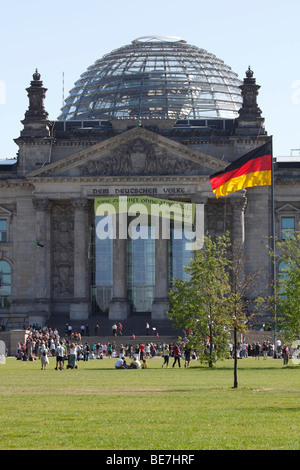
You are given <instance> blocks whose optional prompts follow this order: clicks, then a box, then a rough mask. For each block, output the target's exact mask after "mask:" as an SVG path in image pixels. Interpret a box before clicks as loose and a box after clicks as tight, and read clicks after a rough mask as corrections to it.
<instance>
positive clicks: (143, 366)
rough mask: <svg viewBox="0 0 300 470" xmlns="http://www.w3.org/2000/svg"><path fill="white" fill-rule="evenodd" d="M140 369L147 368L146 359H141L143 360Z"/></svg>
mask: <svg viewBox="0 0 300 470" xmlns="http://www.w3.org/2000/svg"><path fill="white" fill-rule="evenodd" d="M141 367H142V369H148V364H147V362H146V359H143V362H142V366H141Z"/></svg>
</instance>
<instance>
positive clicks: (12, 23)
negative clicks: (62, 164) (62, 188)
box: [0, 0, 300, 159]
mask: <svg viewBox="0 0 300 470" xmlns="http://www.w3.org/2000/svg"><path fill="white" fill-rule="evenodd" d="M0 11H1V20H2V21H1V28H0V39H1V48H0V51H1V52H0V54H1V60H0V159H3V158H12V157H14V156H15V155H16V152H17V150H18V148H17V146H16V144H15V143H14V141H13V139H14V138H16V137H18V136H19V134H20V131H21V129H22V124H21V122H20V121H21V120H22V119H23V118H24V114H25V111H26V109H27V107H28V98H27V93H26V91H25V88H26V87H28V86H29V84H30V81H31V79H32V74H33V72H34V70H35V68H38V70H39V72H40V73H41V75H42V80H43V82H44V86H45V87H47V88H48V92H47V96H46V100H45V107H46V110H47V111H48V113H49V118H50V119H56V118H57V117H58V115H59V114H60V108H61V105H62V73H63V72H64V77H65V83H64V88H65V97H66V96H67V95H68V92H69V90H70V89H71V88H72V87H73V84H74V82H75V81H76V80H77V79H78V78H79V76H80V75H81V74H82V73H83V72H85V70H86V69H87V67H88V66H89V65H91V64H92V63H94V62H95V60H97V59H99V58H101V57H102V56H103V55H104V54H106V53H109V52H110V51H112V50H113V49H116V48H118V47H121V46H123V45H125V44H129V43H130V42H131V41H132V40H134V39H136V38H138V37H141V36H148V35H172V36H180V37H182V38H183V39H185V40H186V41H187V42H188V43H189V44H193V45H195V46H197V47H199V48H203V49H206V50H207V51H209V52H210V53H212V54H215V55H216V56H217V57H219V58H220V59H222V60H224V62H225V63H226V64H227V65H229V66H230V67H231V68H232V69H233V71H235V72H236V73H237V74H238V75H239V78H240V79H243V78H244V76H245V71H246V70H247V68H248V66H249V65H250V66H251V68H252V70H253V71H254V74H255V77H256V80H257V83H258V84H259V85H260V86H261V89H260V94H259V97H258V103H259V106H260V108H261V110H262V115H263V117H264V118H265V127H266V130H267V132H268V134H269V135H273V142H274V156H284V155H286V156H288V155H290V154H291V149H299V148H300V132H299V124H300V59H299V54H298V51H299V42H300V39H299V17H300V1H299V0H287V1H286V2H283V1H282V0H260V1H258V0H251V1H250V2H242V1H237V0H226V1H224V0H215V1H213V2H208V1H207V0H205V1H202V0H187V1H183V0H181V1H179V0H172V1H171V0H151V1H150V2H147V1H145V0H144V1H142V0H140V1H137V0H126V1H124V0H114V1H112V2H110V1H108V0H105V1H104V0H89V1H86V2H84V1H82V0H81V1H78V0H72V1H71V0H52V1H51V2H49V1H47V2H46V1H44V0H26V1H25V0H14V1H13V2H12V1H11V2H5V4H4V2H3V1H2V2H1V5H0ZM297 153H298V152H294V154H297Z"/></svg>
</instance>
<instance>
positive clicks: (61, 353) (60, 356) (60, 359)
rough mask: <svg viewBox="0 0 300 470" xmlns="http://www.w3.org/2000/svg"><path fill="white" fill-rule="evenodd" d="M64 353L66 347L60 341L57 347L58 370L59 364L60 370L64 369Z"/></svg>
mask: <svg viewBox="0 0 300 470" xmlns="http://www.w3.org/2000/svg"><path fill="white" fill-rule="evenodd" d="M64 354H65V350H64V347H63V346H62V345H61V344H60V343H59V342H58V343H57V347H56V367H55V370H57V367H58V366H59V369H60V370H63V367H64Z"/></svg>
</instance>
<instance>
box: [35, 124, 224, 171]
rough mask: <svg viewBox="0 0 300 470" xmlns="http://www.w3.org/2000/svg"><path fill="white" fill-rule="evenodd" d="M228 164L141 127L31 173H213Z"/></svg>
mask: <svg viewBox="0 0 300 470" xmlns="http://www.w3.org/2000/svg"><path fill="white" fill-rule="evenodd" d="M227 164H228V163H226V162H224V161H222V160H219V159H218V158H215V157H213V156H211V155H208V154H205V153H203V152H200V151H199V150H196V149H192V148H190V147H187V146H185V145H182V144H179V143H178V142H175V141H173V140H171V139H168V138H166V137H163V136H160V135H158V134H155V133H153V132H150V131H148V130H145V129H143V128H139V127H137V128H134V129H131V130H129V131H126V132H124V133H122V134H120V135H118V136H115V137H112V138H110V139H107V140H105V141H104V142H100V143H98V144H95V145H92V146H91V147H88V148H86V149H84V150H81V151H80V152H76V153H74V154H73V155H70V156H68V157H65V158H63V159H61V160H59V161H57V162H53V163H50V164H48V165H46V166H44V167H43V168H40V169H38V170H35V171H33V172H31V173H30V174H28V175H27V177H37V176H40V177H59V176H63V177H87V178H88V177H97V176H99V177H102V176H151V175H153V176H164V175H185V176H189V175H210V174H212V173H213V172H216V171H220V170H223V169H224V168H225V167H226V166H227Z"/></svg>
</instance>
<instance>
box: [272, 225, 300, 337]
mask: <svg viewBox="0 0 300 470" xmlns="http://www.w3.org/2000/svg"><path fill="white" fill-rule="evenodd" d="M277 250H278V255H277V256H276V260H277V261H278V259H279V261H280V266H281V267H282V268H281V269H280V271H279V273H278V276H277V284H276V288H275V296H276V311H277V322H278V323H277V328H279V330H280V331H281V332H282V333H283V334H284V336H285V338H286V339H287V340H290V341H293V340H295V339H299V338H300V226H299V230H298V231H296V232H295V233H294V234H293V236H291V237H290V238H286V239H285V240H282V241H280V242H278V243H277V247H276V251H277Z"/></svg>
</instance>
